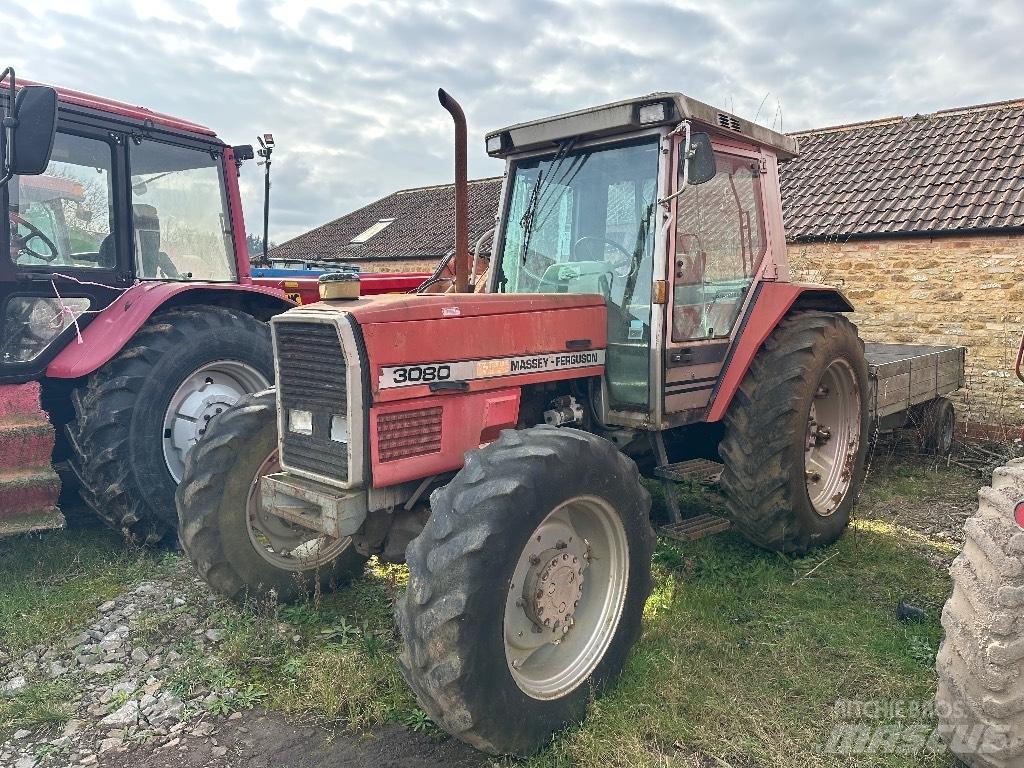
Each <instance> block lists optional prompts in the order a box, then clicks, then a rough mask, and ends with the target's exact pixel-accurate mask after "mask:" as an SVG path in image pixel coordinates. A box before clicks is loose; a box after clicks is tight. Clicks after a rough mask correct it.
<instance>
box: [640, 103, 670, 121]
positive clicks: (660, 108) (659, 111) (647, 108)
mask: <svg viewBox="0 0 1024 768" xmlns="http://www.w3.org/2000/svg"><path fill="white" fill-rule="evenodd" d="M664 119H665V102H663V101H659V102H658V103H657V104H644V105H643V106H642V107H640V125H646V124H647V123H660V122H661V121H662V120H664Z"/></svg>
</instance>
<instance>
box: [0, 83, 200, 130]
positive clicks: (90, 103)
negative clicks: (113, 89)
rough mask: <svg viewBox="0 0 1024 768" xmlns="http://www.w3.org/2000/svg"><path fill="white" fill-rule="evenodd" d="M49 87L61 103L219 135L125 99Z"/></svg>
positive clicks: (130, 118) (23, 84) (169, 126)
mask: <svg viewBox="0 0 1024 768" xmlns="http://www.w3.org/2000/svg"><path fill="white" fill-rule="evenodd" d="M5 81H6V79H5ZM25 85H46V83H37V82H33V81H31V80H24V79H22V78H20V77H19V78H18V87H19V88H21V87H22V86H25ZM47 87H50V88H53V89H54V90H55V91H56V92H57V99H58V101H59V102H60V103H61V104H70V105H74V106H76V107H84V108H86V109H92V110H96V111H99V112H106V113H108V114H111V115H117V116H118V117H122V118H128V119H129V120H137V121H138V122H140V123H146V122H150V123H153V124H154V125H158V126H160V127H161V128H167V129H169V130H172V131H185V132H187V133H192V134H197V135H199V136H207V137H209V136H216V135H217V134H216V132H215V131H214V130H213V129H211V128H207V127H206V126H205V125H200V124H199V123H193V122H190V121H188V120H182V119H181V118H178V117H174V116H172V115H166V114H163V113H162V112H154V111H153V110H151V109H146V108H145V107H138V106H135V105H132V104H127V103H125V102H123V101H115V100H114V99H107V98H104V97H103V96H93V95H92V94H89V93H84V92H82V91H76V90H73V89H71V88H60V87H57V86H47Z"/></svg>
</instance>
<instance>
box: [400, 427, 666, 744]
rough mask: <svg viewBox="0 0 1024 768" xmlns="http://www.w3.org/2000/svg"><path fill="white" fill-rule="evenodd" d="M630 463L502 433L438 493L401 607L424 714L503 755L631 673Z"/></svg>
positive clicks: (565, 440)
mask: <svg viewBox="0 0 1024 768" xmlns="http://www.w3.org/2000/svg"><path fill="white" fill-rule="evenodd" d="M650 500H651V499H650V495H649V494H648V493H647V491H646V490H644V487H643V486H642V485H641V484H640V478H639V474H638V472H637V468H636V465H635V464H634V463H633V462H632V461H631V460H629V459H628V458H626V457H625V456H624V455H622V454H621V453H620V452H619V451H618V450H616V448H615V447H614V446H613V445H612V444H611V443H609V442H607V441H606V440H603V439H601V438H599V437H597V436H595V435H592V434H589V433H586V432H580V431H578V430H574V429H565V428H556V427H548V426H539V427H534V428H531V429H527V430H523V431H515V430H506V431H504V432H502V433H501V436H500V437H499V439H498V440H497V441H496V442H494V443H491V444H490V445H488V446H486V447H484V448H482V449H480V450H479V451H476V452H474V453H471V454H469V455H468V456H467V459H466V464H465V466H464V467H463V469H462V470H461V471H460V472H459V473H458V475H456V476H455V478H454V479H453V480H452V481H451V482H450V483H449V484H448V485H447V486H445V487H444V488H442V489H439V490H438V491H436V492H435V493H434V494H433V495H432V496H431V516H430V519H429V521H428V522H427V525H426V527H425V528H424V530H423V532H422V534H420V536H419V537H417V538H416V539H414V540H413V541H412V542H411V543H410V545H409V547H408V550H407V552H406V560H407V562H408V564H409V588H408V590H407V591H406V593H405V594H404V595H403V596H402V598H401V599H400V600H399V603H398V607H397V610H396V613H397V619H398V625H399V629H400V631H401V634H402V638H403V640H404V641H405V647H404V650H403V652H402V654H401V656H400V659H399V661H400V664H401V668H402V673H403V674H404V675H405V679H406V680H407V681H408V682H409V685H410V686H411V687H412V689H413V690H414V691H415V693H416V696H417V698H418V699H419V702H420V705H421V706H422V707H423V709H424V710H425V711H426V712H427V714H428V715H430V717H431V718H432V719H433V720H434V722H436V723H437V724H438V725H440V726H441V727H442V728H444V729H445V730H447V731H448V732H449V733H450V734H452V735H453V736H456V737H457V738H459V739H461V740H462V741H465V742H467V743H469V744H471V745H473V746H474V747H477V748H478V749H481V750H484V751H486V752H491V753H494V754H504V753H517V754H528V753H530V752H534V751H536V750H537V749H539V748H540V747H542V746H543V745H544V744H546V743H547V742H548V740H549V739H550V737H551V734H552V733H553V732H554V731H556V730H558V729H560V728H562V727H564V726H566V725H567V724H569V723H573V722H578V721H580V720H582V719H583V717H584V715H585V714H586V709H587V704H588V702H589V701H590V699H591V698H592V697H593V696H594V695H595V694H598V693H600V692H601V691H602V690H603V689H604V688H605V687H606V686H608V685H609V684H610V683H611V682H612V681H614V680H615V678H616V677H617V676H618V674H619V673H620V672H621V670H622V667H623V665H624V664H625V662H626V658H627V656H628V654H629V651H630V649H631V648H632V646H633V644H634V642H635V641H636V639H637V637H638V636H639V634H640V628H641V619H642V616H643V609H644V603H645V601H646V600H647V595H648V594H649V592H650V589H651V554H652V551H653V548H654V540H655V537H654V531H653V530H652V528H651V525H650V521H649V519H648V514H649V511H650Z"/></svg>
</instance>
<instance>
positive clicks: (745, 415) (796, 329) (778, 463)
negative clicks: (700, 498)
mask: <svg viewBox="0 0 1024 768" xmlns="http://www.w3.org/2000/svg"><path fill="white" fill-rule="evenodd" d="M868 421H869V415H868V374H867V363H866V362H865V360H864V345H863V344H862V342H861V341H860V339H859V338H858V336H857V329H856V328H855V327H854V325H853V324H852V323H850V321H849V320H847V319H846V318H845V317H843V316H842V315H838V314H831V313H826V312H798V313H795V314H793V315H791V316H789V317H787V318H786V319H785V320H783V321H782V322H781V323H779V326H778V327H777V328H776V329H775V331H773V332H772V334H771V335H770V336H769V337H768V339H767V341H765V343H764V346H763V347H762V348H761V349H760V351H759V352H758V354H757V357H756V358H755V359H754V362H753V363H752V364H751V366H750V370H749V371H748V372H747V375H746V377H745V378H744V379H743V383H742V384H741V385H740V388H739V390H738V391H737V392H736V395H735V397H734V398H733V401H732V404H731V405H730V407H729V411H728V413H727V414H726V417H725V436H724V437H723V439H722V442H721V443H720V445H719V453H720V454H721V457H722V460H723V461H724V463H725V469H724V471H723V472H722V479H721V484H722V490H723V492H724V494H725V497H726V502H727V505H728V510H729V515H730V517H731V518H732V521H733V524H734V525H735V526H736V528H737V529H738V530H739V531H740V532H741V533H742V534H743V535H744V536H746V537H747V538H748V539H749V540H750V541H752V542H753V543H754V544H757V545H758V546H761V547H765V548H766V549H771V550H776V551H779V552H788V553H795V554H802V553H804V552H806V551H807V550H809V549H811V548H812V547H818V546H822V545H825V544H831V543H832V542H834V541H835V540H836V539H838V538H839V537H840V536H841V535H842V534H843V531H845V530H846V527H847V526H848V525H849V522H850V514H851V512H852V510H853V506H854V504H855V503H856V501H857V496H858V494H859V493H860V487H861V484H862V483H863V480H864V459H865V455H866V451H867V443H868Z"/></svg>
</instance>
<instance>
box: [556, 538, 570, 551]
mask: <svg viewBox="0 0 1024 768" xmlns="http://www.w3.org/2000/svg"><path fill="white" fill-rule="evenodd" d="M567 546H569V545H568V544H566V543H565V542H564V541H561V540H559V541H556V542H555V549H565V548H566V547H567Z"/></svg>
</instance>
